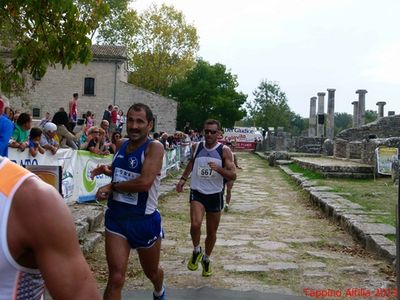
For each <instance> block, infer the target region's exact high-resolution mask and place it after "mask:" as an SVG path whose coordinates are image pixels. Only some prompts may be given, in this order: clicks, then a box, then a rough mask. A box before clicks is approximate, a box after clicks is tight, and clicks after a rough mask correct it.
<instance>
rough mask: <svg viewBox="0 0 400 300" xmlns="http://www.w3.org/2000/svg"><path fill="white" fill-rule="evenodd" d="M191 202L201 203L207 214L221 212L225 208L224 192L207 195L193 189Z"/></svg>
mask: <svg viewBox="0 0 400 300" xmlns="http://www.w3.org/2000/svg"><path fill="white" fill-rule="evenodd" d="M189 201H190V202H191V201H197V202H200V203H201V204H203V206H204V208H205V210H206V212H220V211H221V210H222V209H223V208H224V192H223V191H221V192H219V193H216V194H209V195H206V194H202V193H200V192H198V191H196V190H192V189H191V190H190V198H189Z"/></svg>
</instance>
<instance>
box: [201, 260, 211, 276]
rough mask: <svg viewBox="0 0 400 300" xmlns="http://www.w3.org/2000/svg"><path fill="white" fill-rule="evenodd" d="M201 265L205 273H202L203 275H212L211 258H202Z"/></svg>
mask: <svg viewBox="0 0 400 300" xmlns="http://www.w3.org/2000/svg"><path fill="white" fill-rule="evenodd" d="M201 265H202V267H203V273H201V275H203V276H204V277H208V276H211V275H212V269H211V261H210V260H207V261H206V260H205V259H202V260H201Z"/></svg>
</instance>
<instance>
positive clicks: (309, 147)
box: [293, 136, 324, 153]
mask: <svg viewBox="0 0 400 300" xmlns="http://www.w3.org/2000/svg"><path fill="white" fill-rule="evenodd" d="M323 143H324V138H318V137H307V136H300V137H294V138H293V151H295V152H303V153H321V149H322V144H323Z"/></svg>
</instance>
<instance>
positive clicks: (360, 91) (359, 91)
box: [356, 90, 368, 95]
mask: <svg viewBox="0 0 400 300" xmlns="http://www.w3.org/2000/svg"><path fill="white" fill-rule="evenodd" d="M366 93H368V91H367V90H357V91H356V94H361V95H365V94H366Z"/></svg>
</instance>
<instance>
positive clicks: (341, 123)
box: [334, 113, 353, 136]
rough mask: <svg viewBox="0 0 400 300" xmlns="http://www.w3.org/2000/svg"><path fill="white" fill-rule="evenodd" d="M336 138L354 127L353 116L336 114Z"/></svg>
mask: <svg viewBox="0 0 400 300" xmlns="http://www.w3.org/2000/svg"><path fill="white" fill-rule="evenodd" d="M334 122H335V136H336V135H337V134H338V133H339V132H341V131H343V130H345V129H347V128H351V127H353V116H352V115H350V114H348V113H335V116H334Z"/></svg>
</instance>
